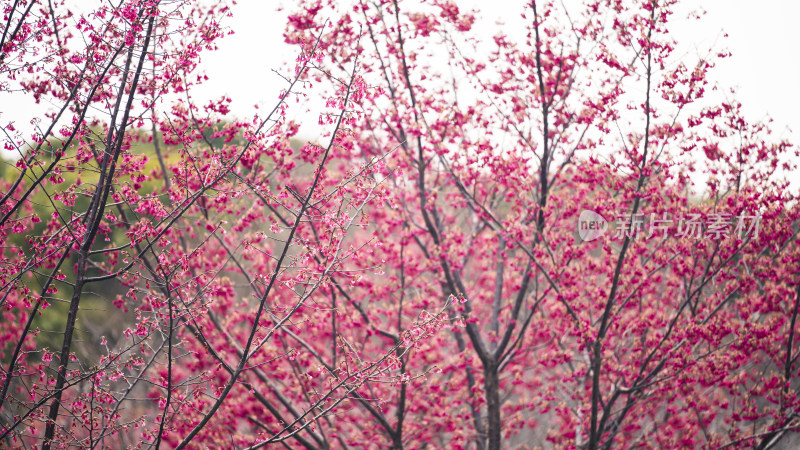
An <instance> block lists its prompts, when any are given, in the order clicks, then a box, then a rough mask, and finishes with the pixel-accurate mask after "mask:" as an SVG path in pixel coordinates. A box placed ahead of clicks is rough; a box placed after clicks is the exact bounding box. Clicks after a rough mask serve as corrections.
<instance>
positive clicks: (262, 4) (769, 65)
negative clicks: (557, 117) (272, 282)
mask: <svg viewBox="0 0 800 450" xmlns="http://www.w3.org/2000/svg"><path fill="white" fill-rule="evenodd" d="M575 1H577V0H564V2H565V3H567V4H569V3H571V2H575ZM684 3H685V4H687V5H690V6H689V7H702V8H703V9H705V10H706V11H707V14H706V15H705V17H704V18H703V19H702V20H700V21H687V20H680V18H681V17H680V16H681V15H685V13H684V14H681V15H678V17H675V18H674V23H673V24H672V25H671V26H670V28H671V31H672V32H673V35H674V37H675V38H676V39H677V40H678V41H679V42H680V43H681V46H680V47H679V48H680V49H681V50H682V51H697V52H700V53H703V54H705V52H706V50H707V49H708V48H709V47H710V46H714V47H715V48H717V49H720V50H721V49H724V48H727V49H729V50H731V51H732V53H733V56H732V57H730V58H728V59H725V60H722V61H719V62H718V65H717V68H716V69H715V70H714V72H713V73H712V76H711V78H712V79H714V80H717V81H718V82H719V84H720V86H722V87H736V88H737V89H738V94H737V98H738V99H739V100H740V101H741V102H742V104H743V105H744V110H745V112H746V114H747V115H748V118H749V119H751V120H753V119H761V118H764V117H765V116H766V115H769V116H771V117H772V118H773V119H774V121H775V123H774V127H773V128H774V129H775V130H776V131H777V132H778V134H779V135H781V136H784V137H786V136H789V135H788V134H787V133H788V132H787V131H786V129H787V128H792V129H794V133H791V135H790V136H791V140H792V141H795V142H796V141H797V139H796V137H797V134H798V133H800V58H798V56H797V55H798V48H800V39H798V37H797V33H796V24H795V23H794V22H795V21H796V20H797V18H798V17H800V1H795V0H761V1H758V2H755V1H753V0H701V1H686V2H684ZM78 4H79V5H80V8H79V9H84V10H85V9H87V8H89V7H90V6H91V4H92V2H91V1H89V0H80V2H79V3H78ZM293 4H294V3H293V2H292V1H291V0H281V1H280V2H278V1H262V0H239V4H238V5H236V6H235V7H234V17H233V18H230V19H227V20H228V22H227V25H228V26H230V27H231V28H233V29H234V30H235V31H236V34H234V35H232V36H227V37H225V38H224V39H222V41H221V42H220V50H219V51H218V52H215V53H211V54H207V55H205V58H204V60H203V64H202V68H203V70H205V71H206V73H207V74H208V76H209V77H210V80H209V81H208V82H207V84H206V85H205V86H203V87H202V88H201V89H200V90H199V91H198V92H195V94H194V95H195V98H196V99H197V100H201V99H210V98H218V97H219V96H221V95H225V94H227V95H228V96H230V97H231V99H232V100H233V104H232V110H233V113H234V114H236V115H238V116H250V115H251V114H252V113H253V112H254V111H255V110H254V109H253V106H254V105H256V104H259V105H261V106H262V107H267V106H272V105H273V104H274V102H275V100H276V98H277V96H278V94H279V92H280V90H281V89H282V88H283V87H284V86H285V83H284V82H283V81H282V80H281V79H280V78H279V77H278V76H277V75H275V74H274V73H272V72H271V70H272V69H280V68H281V67H283V63H284V62H286V61H291V60H292V59H293V58H294V57H295V49H294V48H291V47H289V46H287V45H285V44H283V39H282V34H283V29H284V23H285V19H286V15H287V10H291V9H293V8H294V7H293ZM458 4H459V5H460V6H461V8H462V9H469V8H471V7H475V6H479V5H480V4H481V2H479V1H476V0H459V1H458ZM483 4H484V5H485V4H486V2H483ZM278 5H282V6H283V7H284V8H285V10H283V11H276V9H277V7H278ZM491 5H492V7H491V8H490V11H488V12H484V13H482V14H481V15H480V16H478V23H477V24H476V26H477V27H478V28H477V30H478V31H479V32H481V33H482V34H485V35H486V38H487V39H490V38H491V36H492V35H493V34H494V33H495V31H496V30H497V25H495V22H496V20H498V19H500V20H503V21H504V22H506V24H507V25H506V30H508V29H509V27H513V26H514V25H515V23H516V24H519V21H520V20H521V19H520V17H519V15H520V12H521V5H522V2H521V1H511V0H492V1H491ZM684 7H685V6H684ZM723 30H724V32H727V33H728V37H727V38H724V37H723ZM694 49H696V50H694ZM37 110H40V108H37V107H36V106H35V105H32V104H31V103H30V102H29V99H28V98H22V97H20V96H8V95H0V121H2V122H7V121H9V120H15V121H16V123H17V125H18V127H19V126H24V125H25V124H26V123H27V122H28V121H29V120H30V117H31V116H32V115H33V114H34V113H35V112H36V111H37ZM308 122H309V123H311V124H312V128H311V129H309V128H304V129H303V134H312V136H306V137H309V138H313V137H314V136H313V134H316V132H317V131H318V130H315V129H313V126H315V125H316V123H317V121H316V116H314V120H309V121H308ZM798 177H800V175H798Z"/></svg>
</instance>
